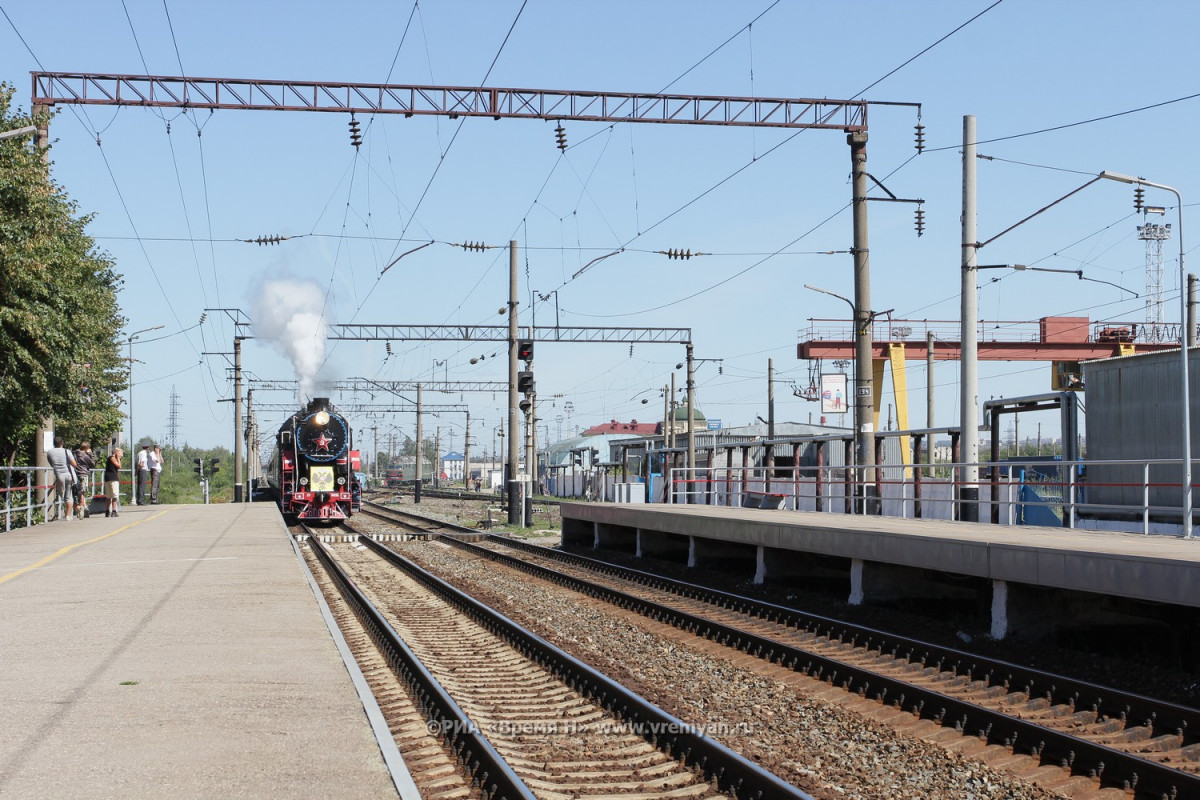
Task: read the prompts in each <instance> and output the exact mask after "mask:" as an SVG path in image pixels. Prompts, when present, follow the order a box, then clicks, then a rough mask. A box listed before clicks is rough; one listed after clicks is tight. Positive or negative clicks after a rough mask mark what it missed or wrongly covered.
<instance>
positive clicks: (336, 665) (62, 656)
mask: <svg viewBox="0 0 1200 800" xmlns="http://www.w3.org/2000/svg"><path fill="white" fill-rule="evenodd" d="M0 642H2V645H0V647H2V648H3V650H2V652H3V656H2V657H0V729H3V731H4V735H3V736H0V796H3V797H5V798H45V797H121V798H142V797H145V798H160V797H206V798H207V797H232V798H238V797H246V798H261V797H304V798H310V797H346V798H351V797H354V798H362V797H395V796H396V794H397V790H396V787H395V785H394V784H393V780H392V778H391V776H390V775H389V772H388V770H387V768H386V766H385V763H384V758H383V756H382V755H381V752H380V747H379V745H378V744H377V743H376V741H375V738H374V737H373V735H372V732H371V726H370V725H369V723H368V719H367V715H366V714H365V713H364V707H363V704H362V702H360V700H359V697H358V695H357V694H356V692H355V689H354V686H353V684H352V681H351V677H350V675H349V674H348V672H347V668H346V666H345V665H344V664H343V662H342V659H341V657H340V656H339V654H338V650H337V647H336V646H335V643H334V639H333V638H332V637H331V635H330V633H329V631H328V630H327V628H326V625H325V622H324V621H323V619H322V615H321V612H320V610H319V607H318V603H317V600H316V599H315V598H314V596H313V593H312V590H311V589H310V586H309V584H308V581H307V579H306V577H305V575H304V570H303V567H302V565H301V564H300V563H299V561H298V560H297V557H296V555H295V552H294V551H293V548H292V544H291V542H290V540H289V537H288V536H287V532H286V530H285V529H284V527H283V524H282V522H281V520H280V518H279V515H278V513H277V511H276V509H275V508H274V507H273V506H272V505H270V504H267V503H256V504H240V505H211V506H200V505H180V506H145V507H139V508H129V507H127V508H125V509H124V510H122V512H121V516H120V517H119V518H116V519H106V518H104V517H103V516H102V515H101V516H99V517H92V518H90V519H87V520H74V521H71V522H55V523H51V524H48V525H41V526H38V527H35V528H32V529H25V530H20V531H14V532H12V533H8V534H0Z"/></svg>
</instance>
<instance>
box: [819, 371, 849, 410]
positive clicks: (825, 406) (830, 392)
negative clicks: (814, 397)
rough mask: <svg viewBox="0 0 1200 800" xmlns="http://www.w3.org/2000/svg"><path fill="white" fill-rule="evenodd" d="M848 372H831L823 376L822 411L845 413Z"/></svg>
mask: <svg viewBox="0 0 1200 800" xmlns="http://www.w3.org/2000/svg"><path fill="white" fill-rule="evenodd" d="M846 411H848V409H847V408H846V373H844V372H831V373H827V374H824V375H822V376H821V413H822V414H845V413H846Z"/></svg>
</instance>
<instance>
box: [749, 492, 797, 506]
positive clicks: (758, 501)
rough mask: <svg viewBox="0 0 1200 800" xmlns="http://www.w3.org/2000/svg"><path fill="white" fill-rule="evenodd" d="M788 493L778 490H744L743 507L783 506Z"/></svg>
mask: <svg viewBox="0 0 1200 800" xmlns="http://www.w3.org/2000/svg"><path fill="white" fill-rule="evenodd" d="M786 501H787V495H786V494H781V493H778V492H743V493H742V508H772V509H779V508H783V504H784V503H785V502H786Z"/></svg>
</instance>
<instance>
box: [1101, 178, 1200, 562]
mask: <svg viewBox="0 0 1200 800" xmlns="http://www.w3.org/2000/svg"><path fill="white" fill-rule="evenodd" d="M1100 177H1101V178H1104V179H1106V180H1110V181H1117V182H1118V183H1132V184H1135V185H1137V186H1149V187H1151V188H1154V189H1163V190H1165V191H1168V192H1170V193H1171V194H1173V195H1175V203H1176V208H1177V209H1178V210H1179V230H1178V231H1177V234H1178V236H1177V237H1176V238H1177V239H1178V240H1179V362H1180V363H1179V368H1180V376H1181V381H1180V387H1179V401H1180V403H1182V404H1183V411H1182V413H1183V419H1182V422H1183V538H1185V539H1191V538H1192V409H1191V398H1190V396H1189V395H1190V386H1189V384H1188V380H1189V378H1188V338H1189V335H1190V334H1189V331H1187V330H1185V328H1186V326H1187V320H1188V291H1187V285H1188V282H1187V270H1186V269H1185V268H1184V266H1183V252H1184V251H1183V197H1182V196H1181V195H1180V194H1179V190H1178V189H1176V188H1174V187H1172V186H1167V185H1165V184H1162V183H1153V182H1151V181H1148V180H1146V179H1144V178H1134V177H1132V176H1130V175H1121V174H1120V173H1117V172H1101V173H1100Z"/></svg>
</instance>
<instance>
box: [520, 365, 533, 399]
mask: <svg viewBox="0 0 1200 800" xmlns="http://www.w3.org/2000/svg"><path fill="white" fill-rule="evenodd" d="M517 391H518V392H520V393H521V394H533V373H532V372H530V371H529V370H521V371H520V372H518V373H517Z"/></svg>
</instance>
